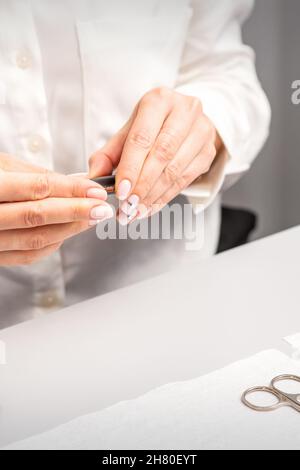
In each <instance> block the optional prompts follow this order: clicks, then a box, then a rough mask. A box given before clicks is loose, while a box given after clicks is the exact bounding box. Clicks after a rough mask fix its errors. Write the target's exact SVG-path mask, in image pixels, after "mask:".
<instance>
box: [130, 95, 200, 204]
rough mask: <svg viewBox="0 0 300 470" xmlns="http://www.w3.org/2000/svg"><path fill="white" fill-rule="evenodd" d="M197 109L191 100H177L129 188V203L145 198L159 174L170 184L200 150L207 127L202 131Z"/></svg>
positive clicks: (135, 202)
mask: <svg viewBox="0 0 300 470" xmlns="http://www.w3.org/2000/svg"><path fill="white" fill-rule="evenodd" d="M199 106H200V103H199ZM196 111H197V110H196V107H195V106H194V108H192V106H191V104H190V101H188V102H184V103H183V102H182V101H181V100H180V101H179V104H178V106H177V107H175V108H174V110H173V111H172V113H171V114H170V116H169V117H168V119H167V120H166V121H165V123H164V125H163V127H162V129H161V132H160V134H159V136H158V137H157V140H156V142H155V144H154V146H153V148H152V150H151V152H150V154H149V156H148V158H147V160H146V161H145V163H144V166H143V168H142V171H141V174H140V176H139V179H138V182H137V184H136V186H135V188H134V189H133V191H132V193H133V196H131V199H132V200H129V201H128V202H129V204H131V206H132V205H133V206H136V205H137V204H138V202H139V201H143V200H144V199H145V198H146V197H147V195H148V194H149V193H150V192H151V191H152V189H153V186H154V185H155V183H156V182H157V181H158V180H159V178H160V177H161V175H162V174H164V179H165V180H166V183H165V186H166V187H165V189H167V185H170V184H172V182H173V181H172V180H174V178H175V179H176V177H175V176H176V175H177V174H178V173H180V172H182V171H183V169H184V168H185V167H186V166H187V165H188V164H189V163H190V161H192V159H193V158H194V157H195V156H196V155H197V154H198V153H199V151H200V150H201V148H202V146H203V144H204V142H205V140H206V132H205V131H206V130H205V129H202V130H201V128H200V125H199V122H197V116H198V114H199V113H198V111H197V112H196ZM177 155H178V157H177Z"/></svg>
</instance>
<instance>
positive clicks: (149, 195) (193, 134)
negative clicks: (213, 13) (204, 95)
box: [90, 88, 222, 224]
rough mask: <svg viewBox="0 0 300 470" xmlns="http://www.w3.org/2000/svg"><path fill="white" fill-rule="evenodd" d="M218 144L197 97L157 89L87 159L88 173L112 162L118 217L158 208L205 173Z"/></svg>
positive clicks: (107, 170) (96, 173)
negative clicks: (100, 147)
mask: <svg viewBox="0 0 300 470" xmlns="http://www.w3.org/2000/svg"><path fill="white" fill-rule="evenodd" d="M221 146H222V142H221V139H220V138H219V136H218V134H217V132H216V129H215V127H214V125H213V124H212V122H211V121H210V120H209V119H208V117H207V116H206V115H205V114H204V113H203V109H202V105H201V102H200V101H199V99H197V98H193V97H189V96H184V95H181V94H179V93H176V92H175V91H172V90H169V89H165V88H159V89H155V90H153V91H151V92H149V93H147V94H146V95H145V96H144V97H143V98H142V100H141V101H140V102H139V103H138V105H137V107H136V108H135V110H134V113H133V115H132V116H131V118H130V120H129V121H128V122H127V124H126V125H125V126H124V127H123V128H122V129H121V130H120V131H119V132H118V133H117V134H116V135H115V136H114V137H113V138H112V139H111V140H110V141H109V142H108V143H107V144H106V145H105V147H104V148H103V149H101V150H100V151H98V152H96V153H95V154H94V155H93V156H92V157H91V159H90V176H91V177H95V176H102V175H106V174H110V173H111V172H112V170H113V169H114V168H116V167H117V178H116V188H117V196H118V198H119V199H120V200H121V201H123V203H122V205H121V213H120V217H119V219H120V222H121V223H124V224H126V223H128V221H130V220H133V219H134V218H135V217H136V216H137V215H139V216H141V217H143V216H146V215H147V214H153V213H154V212H156V211H157V210H160V209H161V208H162V207H163V206H164V205H166V204H167V203H168V202H170V201H171V200H172V199H174V198H175V197H176V196H177V195H178V194H179V193H180V192H181V191H183V190H184V189H185V188H187V187H188V186H189V185H190V184H191V183H192V182H193V181H195V180H196V179H197V178H198V177H199V176H201V175H203V174H204V173H206V172H208V171H209V169H210V167H211V165H212V163H213V161H214V159H215V157H216V154H217V151H218V150H219V149H220V147H221Z"/></svg>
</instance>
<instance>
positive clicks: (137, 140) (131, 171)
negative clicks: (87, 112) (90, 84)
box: [116, 92, 172, 201]
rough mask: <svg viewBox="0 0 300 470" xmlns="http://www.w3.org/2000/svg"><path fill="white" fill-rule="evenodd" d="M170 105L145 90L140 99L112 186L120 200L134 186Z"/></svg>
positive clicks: (155, 94)
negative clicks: (114, 187)
mask: <svg viewBox="0 0 300 470" xmlns="http://www.w3.org/2000/svg"><path fill="white" fill-rule="evenodd" d="M170 93H171V92H170ZM171 108H172V103H171V101H168V100H167V99H162V97H161V96H160V95H159V93H149V94H148V95H146V96H145V97H144V99H143V100H142V101H141V103H140V105H139V107H138V110H137V115H136V118H135V119H134V122H133V124H132V126H131V129H130V130H129V133H128V137H127V139H126V142H125V144H124V149H123V152H122V156H121V159H120V164H119V166H118V169H117V177H116V189H117V196H118V198H119V199H120V200H121V201H124V200H125V199H127V197H128V196H129V195H130V193H131V191H132V189H133V188H134V187H135V185H136V182H137V180H138V177H139V174H140V172H141V170H142V167H143V164H144V162H145V160H146V158H147V157H148V154H149V152H150V150H151V148H152V147H153V145H154V143H155V140H156V138H157V136H158V134H159V132H160V130H161V128H162V126H163V124H164V121H165V119H166V118H167V116H168V115H169V113H170V112H171Z"/></svg>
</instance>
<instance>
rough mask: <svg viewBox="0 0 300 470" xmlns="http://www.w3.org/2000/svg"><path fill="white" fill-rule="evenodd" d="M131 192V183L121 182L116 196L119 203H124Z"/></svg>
mask: <svg viewBox="0 0 300 470" xmlns="http://www.w3.org/2000/svg"><path fill="white" fill-rule="evenodd" d="M130 191H131V183H130V181H128V180H123V181H121V183H120V184H119V186H118V192H117V196H118V198H119V199H120V201H125V199H127V198H128V196H129V194H130Z"/></svg>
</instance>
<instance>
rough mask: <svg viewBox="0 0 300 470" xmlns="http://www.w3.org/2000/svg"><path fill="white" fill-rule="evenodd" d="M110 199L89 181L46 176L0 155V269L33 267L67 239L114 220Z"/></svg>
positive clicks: (68, 177)
mask: <svg viewBox="0 0 300 470" xmlns="http://www.w3.org/2000/svg"><path fill="white" fill-rule="evenodd" d="M106 197H107V194H106V191H105V190H104V189H103V188H101V187H100V186H99V185H98V184H97V183H94V182H92V181H90V180H88V179H87V178H83V177H74V176H64V175H60V174H57V173H52V172H48V171H46V170H43V169H42V168H38V167H35V166H32V165H29V164H27V163H24V162H22V161H20V160H18V159H16V158H14V157H11V156H8V155H5V154H0V266H17V265H28V264H32V263H34V262H36V261H38V260H40V259H41V258H43V257H46V256H49V255H50V254H51V253H53V252H54V251H56V250H58V249H59V248H60V246H61V245H62V244H63V242H64V241H65V240H66V239H68V238H70V237H72V236H74V235H76V234H78V233H80V232H83V231H85V230H87V229H88V228H90V227H91V226H94V225H96V224H97V222H98V221H100V220H105V219H108V218H110V217H113V215H114V213H113V209H112V208H111V207H110V206H109V205H108V204H107V203H106V202H105V200H106ZM83 249H84V247H83Z"/></svg>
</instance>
